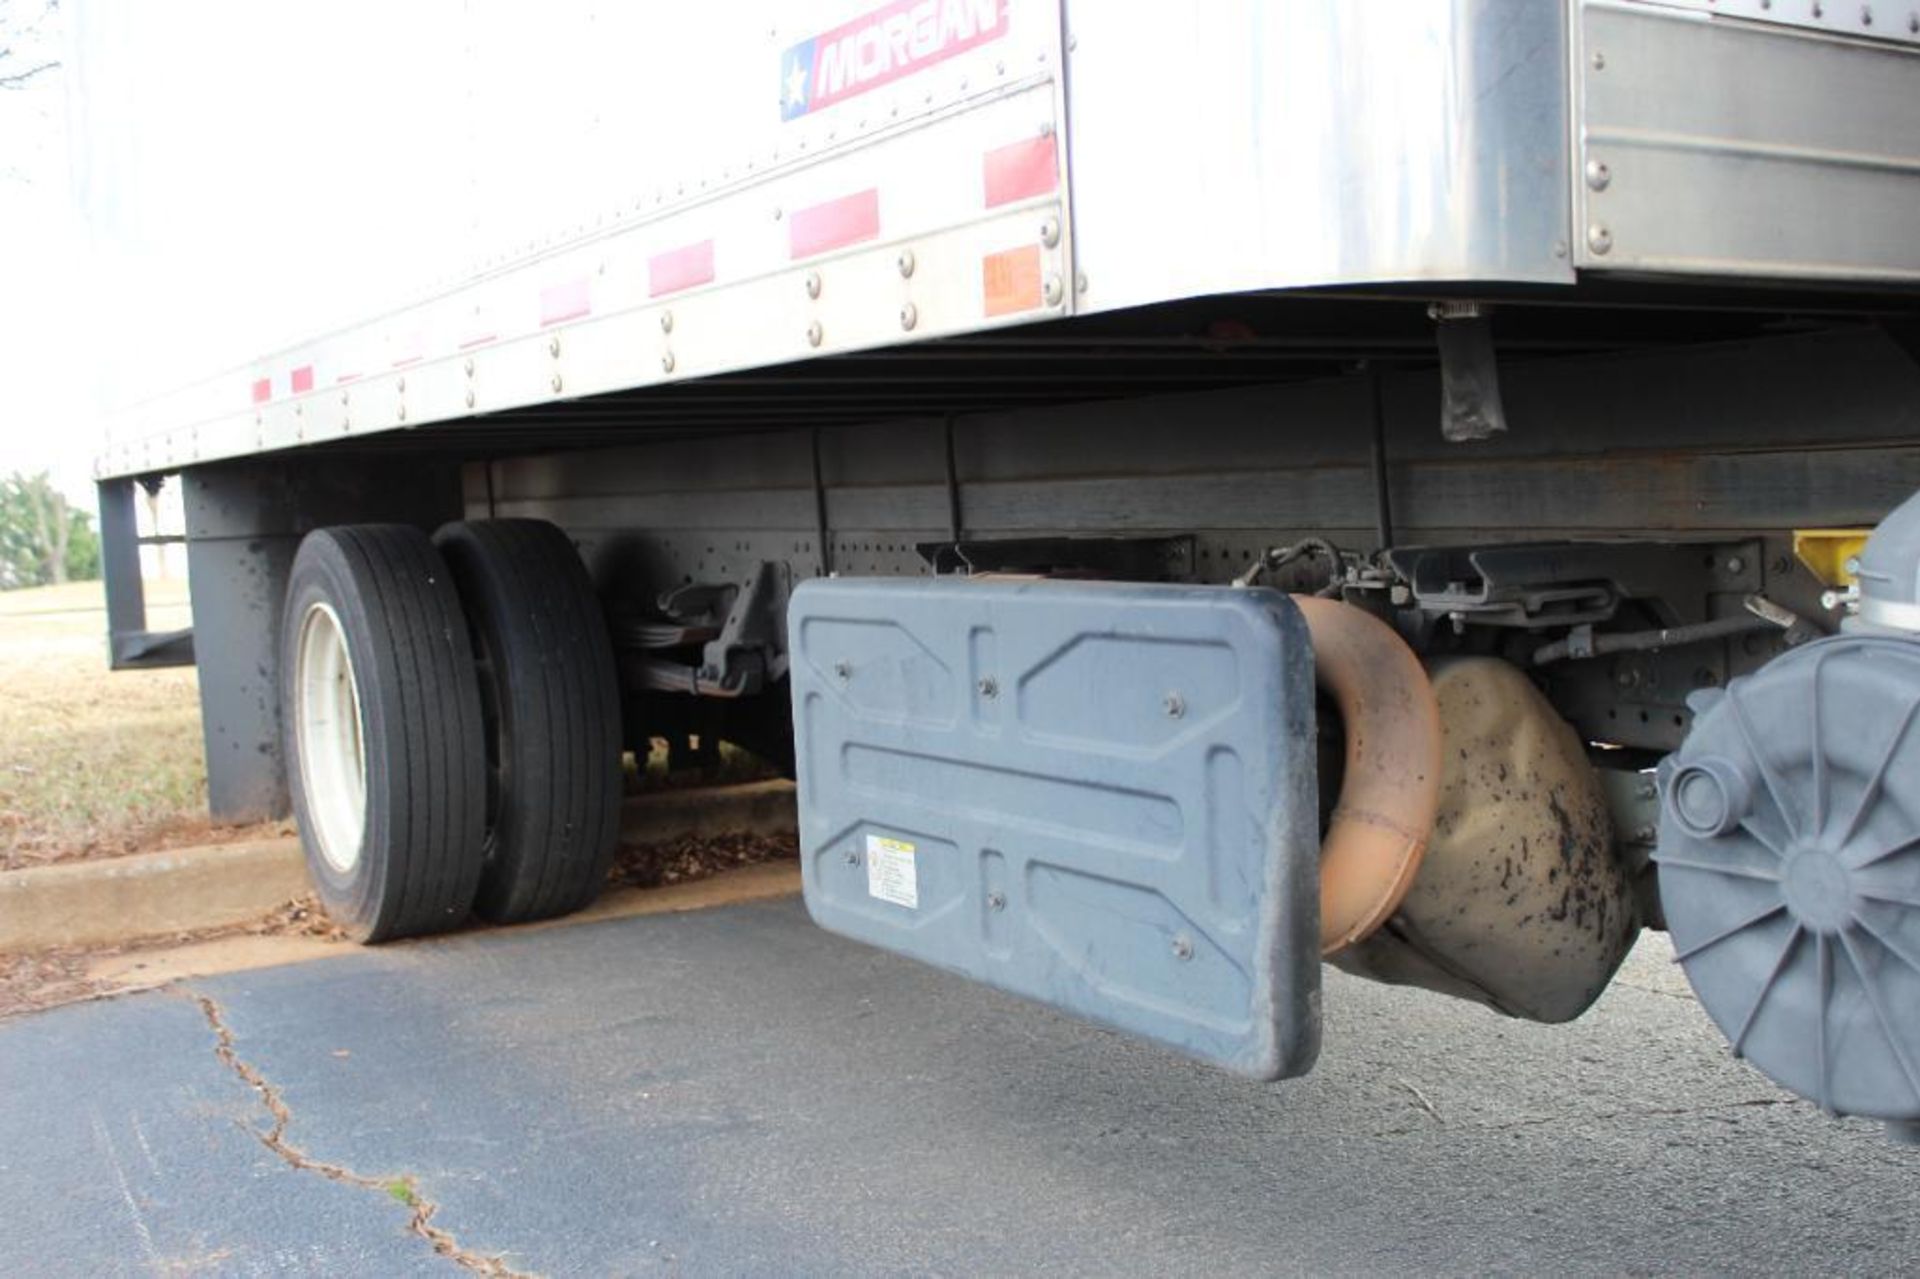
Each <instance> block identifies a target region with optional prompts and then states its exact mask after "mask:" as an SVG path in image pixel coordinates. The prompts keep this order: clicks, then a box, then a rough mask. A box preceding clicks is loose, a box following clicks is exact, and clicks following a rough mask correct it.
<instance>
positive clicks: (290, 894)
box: [0, 782, 796, 954]
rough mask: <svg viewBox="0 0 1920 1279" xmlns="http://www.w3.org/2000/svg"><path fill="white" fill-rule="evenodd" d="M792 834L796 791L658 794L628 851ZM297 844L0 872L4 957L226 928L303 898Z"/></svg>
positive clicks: (631, 821)
mask: <svg viewBox="0 0 1920 1279" xmlns="http://www.w3.org/2000/svg"><path fill="white" fill-rule="evenodd" d="M794 829H796V817H795V813H794V793H793V784H792V783H791V782H754V783H751V784H749V785H745V786H727V787H715V788H712V789H697V790H683V791H661V792H658V793H656V794H652V795H644V796H641V797H639V798H637V799H630V800H628V801H627V803H626V807H625V809H624V811H623V812H622V814H621V837H622V838H623V839H624V840H626V841H627V842H630V843H647V842H652V841H656V840H665V839H682V838H686V837H689V836H693V837H702V838H704V837H709V836H713V835H721V834H734V833H743V834H754V835H774V834H782V833H787V832H791V831H793V830H794ZM307 891H308V888H307V868H306V863H305V860H304V859H303V858H302V857H301V854H300V841H299V840H297V839H269V840H257V841H252V842H249V843H244V844H214V845H209V846H206V847H201V848H177V849H172V850H169V851H167V852H164V853H135V854H132V855H130V856H127V857H108V858H102V859H100V860H98V861H85V862H68V863H62V864H56V865H53V866H35V867H30V868H29V869H26V870H13V871H4V872H0V954H4V953H9V952H14V951H25V950H44V949H46V948H48V947H52V946H94V945H102V944H106V943H113V942H129V941H139V940H141V939H143V938H152V937H165V936H169V935H171V934H174V933H186V932H197V931H199V930H201V929H206V928H222V927H225V926H227V925H229V924H239V923H245V922H246V921H247V920H249V919H257V918H258V917H260V916H261V915H264V914H266V913H267V912H268V911H270V910H272V909H273V908H274V907H276V906H279V905H280V904H281V903H283V902H286V901H288V900H289V899H291V898H295V897H300V896H303V895H304V894H306V893H307Z"/></svg>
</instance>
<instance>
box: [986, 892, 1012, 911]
mask: <svg viewBox="0 0 1920 1279" xmlns="http://www.w3.org/2000/svg"><path fill="white" fill-rule="evenodd" d="M1006 908H1007V895H1006V894H1005V893H988V894H987V909H988V910H1005V909H1006Z"/></svg>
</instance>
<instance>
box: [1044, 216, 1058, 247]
mask: <svg viewBox="0 0 1920 1279" xmlns="http://www.w3.org/2000/svg"><path fill="white" fill-rule="evenodd" d="M1040 243H1042V244H1044V245H1046V246H1047V247H1048V248H1049V249H1051V248H1053V247H1054V246H1055V245H1057V244H1059V243H1060V219H1059V218H1054V217H1049V218H1043V219H1041V222H1040Z"/></svg>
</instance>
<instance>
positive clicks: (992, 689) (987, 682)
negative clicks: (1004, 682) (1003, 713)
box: [974, 675, 1000, 697]
mask: <svg viewBox="0 0 1920 1279" xmlns="http://www.w3.org/2000/svg"><path fill="white" fill-rule="evenodd" d="M974 687H975V688H977V689H979V690H980V696H982V697H998V696H1000V681H999V680H996V679H995V678H994V677H993V676H991V675H989V676H987V677H986V678H985V679H982V680H981V681H980V682H979V683H978V684H976V685H975V686H974Z"/></svg>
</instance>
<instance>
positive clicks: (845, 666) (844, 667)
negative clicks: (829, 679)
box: [833, 662, 853, 680]
mask: <svg viewBox="0 0 1920 1279" xmlns="http://www.w3.org/2000/svg"><path fill="white" fill-rule="evenodd" d="M833 673H834V675H835V676H837V677H838V678H840V679H843V680H847V679H852V678H853V666H852V665H851V664H850V663H847V662H835V663H834V664H833Z"/></svg>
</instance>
